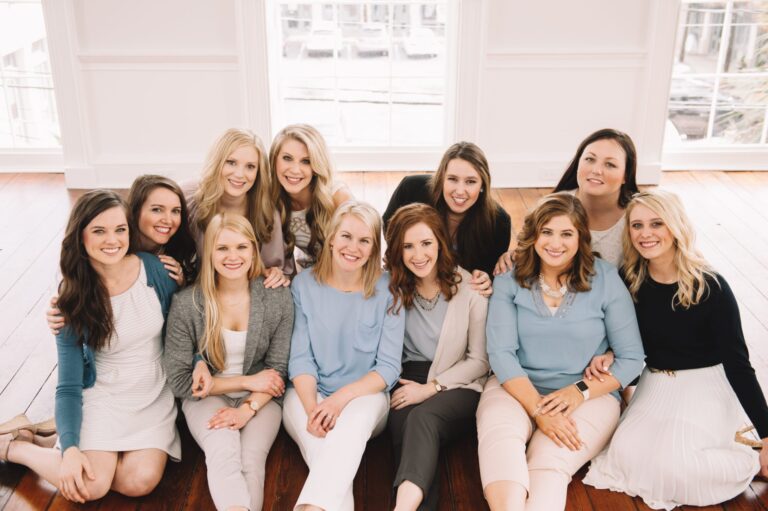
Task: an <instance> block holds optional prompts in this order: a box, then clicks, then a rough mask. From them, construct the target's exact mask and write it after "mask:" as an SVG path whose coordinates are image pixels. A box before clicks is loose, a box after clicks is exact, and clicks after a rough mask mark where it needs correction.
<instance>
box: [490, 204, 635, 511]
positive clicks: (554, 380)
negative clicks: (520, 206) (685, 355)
mask: <svg viewBox="0 0 768 511" xmlns="http://www.w3.org/2000/svg"><path fill="white" fill-rule="evenodd" d="M590 242H591V239H590V233H589V229H588V227H587V215H586V212H585V210H584V207H583V206H582V205H581V202H579V199H577V198H576V197H574V196H573V195H571V194H569V193H555V194H552V195H548V196H546V197H544V198H543V199H542V201H541V202H540V203H539V205H538V206H537V207H536V209H534V210H533V211H532V212H531V213H529V214H528V216H526V218H525V223H524V225H523V229H522V231H521V232H520V234H519V236H518V245H517V249H516V250H515V255H514V267H513V269H512V271H511V272H507V273H504V274H502V275H499V276H498V277H497V278H496V280H495V281H494V283H493V289H494V290H493V295H492V296H491V300H490V304H489V308H488V322H487V325H486V337H487V340H488V358H489V361H490V363H491V368H492V369H493V372H494V373H495V376H494V377H492V378H491V379H490V380H488V383H487V384H486V386H485V389H484V390H483V394H482V396H481V398H480V404H479V405H478V410H477V428H478V440H479V447H478V455H479V459H480V476H481V479H482V483H483V489H484V492H485V497H486V499H487V500H488V503H489V505H490V507H491V509H493V510H497V509H523V508H525V509H526V510H529V511H530V510H543V511H555V510H558V509H564V508H565V498H566V493H567V488H568V483H569V482H570V479H571V476H572V475H573V474H574V473H575V472H576V471H577V470H578V469H579V467H581V466H582V465H583V464H584V463H586V462H587V461H589V460H590V459H591V458H592V457H593V456H595V455H596V454H597V453H598V452H599V451H600V449H601V448H602V447H603V446H604V445H605V444H606V443H607V442H608V440H609V439H610V436H611V434H612V433H613V430H614V428H615V427H616V423H617V422H618V420H619V399H618V394H617V393H616V391H617V390H618V389H619V388H620V387H623V386H625V385H627V384H628V383H629V382H631V381H632V380H633V379H634V378H635V376H637V375H638V374H639V373H640V369H641V367H642V360H643V348H642V343H641V341H640V333H639V331H638V327H637V320H636V319H635V314H634V310H633V307H632V299H631V298H630V296H629V293H628V292H627V289H626V288H625V287H624V284H623V282H622V281H621V279H620V278H619V275H618V272H617V271H616V268H615V267H614V266H613V265H611V264H610V263H607V262H605V261H603V260H602V259H599V258H596V257H595V256H594V254H593V253H592V248H591V246H590ZM609 347H610V348H611V349H612V350H613V352H614V353H615V354H616V362H615V364H614V368H613V375H612V376H609V377H606V378H605V379H604V381H595V380H593V381H589V382H585V381H583V380H581V372H582V366H586V365H587V364H588V363H589V361H590V360H591V359H592V357H594V356H595V355H596V354H602V353H604V352H605V351H606V350H607V349H608V348H609ZM529 440H530V442H529ZM526 444H527V446H526ZM526 500H527V501H526Z"/></svg>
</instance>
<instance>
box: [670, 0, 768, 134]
mask: <svg viewBox="0 0 768 511" xmlns="http://www.w3.org/2000/svg"><path fill="white" fill-rule="evenodd" d="M681 9H682V10H681V16H680V23H681V24H680V29H679V31H678V36H677V43H676V44H677V50H676V51H677V53H676V57H677V58H676V60H675V66H674V67H673V71H672V82H671V87H670V93H669V121H670V122H669V123H668V125H667V128H668V130H671V129H674V132H673V133H671V134H670V133H667V134H668V135H670V136H669V137H668V140H670V141H671V143H674V141H675V140H680V141H682V142H688V141H695V140H699V141H701V144H710V145H734V144H765V143H766V140H765V132H766V130H765V128H764V124H765V118H766V110H767V109H768V74H766V72H767V71H768V0H753V1H743V0H740V1H734V0H730V1H727V2H726V1H722V2H684V3H683V5H682V7H681ZM721 48H723V49H724V50H725V51H723V52H722V53H721V51H720V49H721ZM710 117H711V118H710ZM710 123H711V125H710Z"/></svg>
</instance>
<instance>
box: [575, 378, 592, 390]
mask: <svg viewBox="0 0 768 511" xmlns="http://www.w3.org/2000/svg"><path fill="white" fill-rule="evenodd" d="M576 388H577V389H579V390H580V391H582V392H585V391H587V390H589V387H588V386H587V384H586V383H584V380H579V381H577V382H576Z"/></svg>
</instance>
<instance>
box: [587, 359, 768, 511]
mask: <svg viewBox="0 0 768 511" xmlns="http://www.w3.org/2000/svg"><path fill="white" fill-rule="evenodd" d="M744 422H745V415H744V411H743V410H742V408H741V405H740V404H739V401H738V399H737V398H736V394H735V393H734V392H733V389H732V388H731V385H730V384H729V383H728V380H727V378H726V376H725V371H724V370H723V366H722V365H721V364H720V365H716V366H713V367H705V368H702V369H689V370H685V371H676V372H675V374H674V376H673V375H669V374H666V373H655V372H651V371H649V370H648V368H646V369H645V370H644V371H643V374H642V376H641V377H640V382H639V383H638V385H637V390H636V391H635V394H634V396H633V398H632V401H631V402H630V404H629V407H628V408H627V410H626V411H625V412H624V415H623V416H622V418H621V421H620V422H619V426H618V428H617V429H616V433H614V435H613V439H612V440H611V442H610V444H608V446H607V447H606V448H605V449H604V450H603V452H601V453H600V454H599V455H598V456H597V457H596V458H595V459H594V460H592V465H591V467H590V469H589V472H588V473H587V475H586V477H585V478H584V483H585V484H588V485H591V486H594V487H596V488H602V489H609V490H614V491H621V492H624V493H627V494H629V495H632V496H639V497H641V498H642V499H643V500H644V501H645V503H646V504H647V505H648V506H649V507H651V508H653V509H667V510H670V509H672V508H674V507H676V506H681V505H694V506H707V505H711V504H716V503H719V502H723V501H726V500H729V499H731V498H733V497H735V496H737V495H739V494H740V493H741V492H743V491H744V490H745V489H746V488H747V486H749V483H750V482H751V481H752V477H753V476H754V475H755V474H756V473H757V472H758V470H759V469H760V465H759V463H758V455H757V453H756V452H754V451H753V450H752V449H750V448H748V447H746V446H744V445H741V444H738V443H736V442H735V441H734V434H735V432H736V430H737V429H738V428H739V427H741V425H742V424H744Z"/></svg>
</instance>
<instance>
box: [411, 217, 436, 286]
mask: <svg viewBox="0 0 768 511" xmlns="http://www.w3.org/2000/svg"><path fill="white" fill-rule="evenodd" d="M437 256H438V242H437V237H436V236H435V233H433V232H432V229H430V228H429V227H428V226H427V224H424V223H418V224H416V225H414V226H413V227H410V228H409V229H408V230H407V231H405V234H404V235H403V263H404V264H405V267H406V268H408V269H409V270H411V272H412V273H413V274H414V275H415V276H416V277H417V278H419V279H424V278H429V277H432V278H434V277H435V276H436V275H437Z"/></svg>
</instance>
